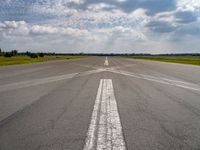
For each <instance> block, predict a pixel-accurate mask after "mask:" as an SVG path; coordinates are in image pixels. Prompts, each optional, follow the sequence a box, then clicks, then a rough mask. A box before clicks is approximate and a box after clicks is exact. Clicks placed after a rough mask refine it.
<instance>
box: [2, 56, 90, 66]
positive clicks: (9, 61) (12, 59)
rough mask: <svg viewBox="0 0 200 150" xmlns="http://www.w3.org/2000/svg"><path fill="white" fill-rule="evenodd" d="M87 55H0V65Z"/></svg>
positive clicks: (75, 57)
mask: <svg viewBox="0 0 200 150" xmlns="http://www.w3.org/2000/svg"><path fill="white" fill-rule="evenodd" d="M86 57H88V56H78V55H77V56H45V57H38V58H30V57H28V56H15V57H9V58H6V57H3V56H0V66H7V65H16V64H29V63H36V62H45V61H50V60H62V59H77V58H86Z"/></svg>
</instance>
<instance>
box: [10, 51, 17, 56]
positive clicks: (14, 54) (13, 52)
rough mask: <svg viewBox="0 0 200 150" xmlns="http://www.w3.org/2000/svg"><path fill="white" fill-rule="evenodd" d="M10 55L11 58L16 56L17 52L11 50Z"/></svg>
mask: <svg viewBox="0 0 200 150" xmlns="http://www.w3.org/2000/svg"><path fill="white" fill-rule="evenodd" d="M10 53H11V55H12V56H16V55H17V53H18V52H17V50H12V51H11V52H10Z"/></svg>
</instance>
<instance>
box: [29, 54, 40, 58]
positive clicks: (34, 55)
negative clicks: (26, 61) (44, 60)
mask: <svg viewBox="0 0 200 150" xmlns="http://www.w3.org/2000/svg"><path fill="white" fill-rule="evenodd" d="M29 57H31V58H38V55H37V54H35V53H30V54H29Z"/></svg>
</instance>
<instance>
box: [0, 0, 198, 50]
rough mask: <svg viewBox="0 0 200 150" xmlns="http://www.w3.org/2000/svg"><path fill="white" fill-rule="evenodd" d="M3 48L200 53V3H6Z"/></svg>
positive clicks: (1, 5) (2, 4)
mask: <svg viewBox="0 0 200 150" xmlns="http://www.w3.org/2000/svg"><path fill="white" fill-rule="evenodd" d="M0 47H1V48H2V49H4V50H11V49H18V50H22V51H25V50H29V51H52V52H53V51H55V52H91V53H95V52H103V53H112V52H117V53H123V52H126V53H128V52H130V53H134V52H136V53H181V52H188V53H192V52H200V0H0Z"/></svg>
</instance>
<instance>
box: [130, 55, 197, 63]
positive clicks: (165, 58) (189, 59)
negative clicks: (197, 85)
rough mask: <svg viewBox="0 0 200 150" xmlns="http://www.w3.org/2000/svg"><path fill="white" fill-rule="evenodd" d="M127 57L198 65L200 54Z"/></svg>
mask: <svg viewBox="0 0 200 150" xmlns="http://www.w3.org/2000/svg"><path fill="white" fill-rule="evenodd" d="M128 58H134V59H145V60H153V61H163V62H172V63H181V64H192V65H200V56H128Z"/></svg>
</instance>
